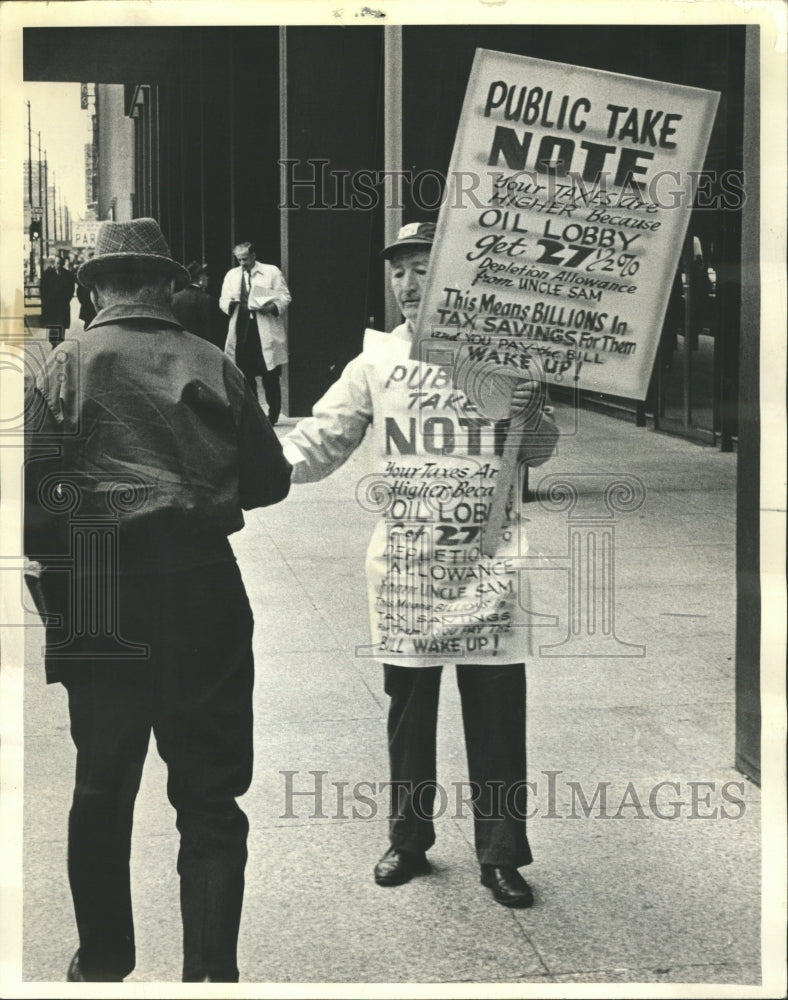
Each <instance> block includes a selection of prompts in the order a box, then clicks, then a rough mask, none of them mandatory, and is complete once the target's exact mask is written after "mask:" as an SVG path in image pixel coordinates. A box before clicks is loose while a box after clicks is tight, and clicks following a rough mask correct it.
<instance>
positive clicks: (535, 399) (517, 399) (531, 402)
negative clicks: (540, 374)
mask: <svg viewBox="0 0 788 1000" xmlns="http://www.w3.org/2000/svg"><path fill="white" fill-rule="evenodd" d="M538 405H539V383H538V382H537V381H536V380H535V379H522V380H521V381H519V382H516V383H515V386H514V391H513V392H512V410H511V412H512V416H513V417H519V418H520V419H521V420H522V419H524V418H525V417H529V416H531V415H532V414H533V413H534V411H535V408H536V407H537V406H538Z"/></svg>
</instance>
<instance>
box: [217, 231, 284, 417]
mask: <svg viewBox="0 0 788 1000" xmlns="http://www.w3.org/2000/svg"><path fill="white" fill-rule="evenodd" d="M233 254H234V255H235V259H236V260H237V261H238V267H234V268H232V269H231V270H230V271H228V272H227V274H226V275H225V278H224V282H223V283H222V293H221V296H220V297H219V306H220V307H221V309H222V311H223V312H225V313H227V315H228V316H229V317H230V322H229V325H228V328H227V341H226V343H225V346H224V350H225V353H226V354H227V355H228V356H229V357H230V358H231V359H232V360H233V361H234V362H235V363H236V364H237V365H238V367H239V368H240V369H241V371H242V372H243V374H244V376H245V377H246V380H247V382H248V383H249V385H250V386H251V387H252V390H253V391H254V392H255V394H256V393H257V388H256V385H257V383H256V380H257V376H258V375H259V376H260V377H261V378H262V380H263V391H264V392H265V402H266V405H267V406H268V419H269V421H270V422H271V424H272V425H274V424H276V422H277V421H278V420H279V414H280V412H281V409H282V390H281V386H280V382H279V380H280V377H281V374H282V365H285V364H287V331H286V328H285V320H284V317H285V312H286V311H287V307H288V305H289V304H290V301H291V300H290V292H289V291H288V288H287V284H286V283H285V279H284V275H283V274H282V272H281V271H280V270H279V268H278V267H275V266H274V265H273V264H262V263H261V262H260V261H259V260H257V257H256V256H255V251H254V244H252V243H238V244H236V246H234V247H233Z"/></svg>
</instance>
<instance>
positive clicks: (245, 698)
mask: <svg viewBox="0 0 788 1000" xmlns="http://www.w3.org/2000/svg"><path fill="white" fill-rule="evenodd" d="M119 609H120V611H119V628H120V632H121V634H122V635H123V637H124V638H125V639H128V640H131V641H136V642H146V643H148V644H149V646H150V656H149V658H148V659H147V660H145V661H144V662H142V663H124V662H123V661H114V662H111V661H108V660H106V659H96V660H91V659H90V658H89V647H87V646H86V657H85V660H84V661H80V662H79V663H77V664H73V665H72V666H70V667H69V669H68V670H67V672H66V673H65V675H64V678H63V683H64V685H65V687H66V689H67V691H68V703H69V713H70V716H71V734H72V737H73V740H74V743H75V745H76V748H77V768H76V783H75V788H74V798H73V804H72V807H71V812H70V816H69V828H68V873H69V880H70V883H71V892H72V896H73V900H74V910H75V915H76V920H77V926H78V931H79V955H80V966H81V969H82V971H83V973H84V974H85V975H86V977H87V978H88V979H89V980H108V979H119V978H122V977H123V976H126V975H128V973H129V972H131V970H132V969H133V968H134V965H135V957H136V956H135V946H134V923H133V917H132V904H131V892H130V884H129V853H130V847H131V830H132V818H133V810H134V800H135V797H136V795H137V791H138V788H139V784H140V777H141V775H142V767H143V763H144V760H145V755H146V752H147V748H148V742H149V738H150V733H151V731H153V733H154V735H155V738H156V743H157V748H158V752H159V754H160V756H161V757H162V759H163V760H164V761H165V763H166V765H167V770H168V781H167V795H168V798H169V800H170V802H171V803H172V805H173V806H174V807H175V810H176V817H177V819H176V822H177V827H178V830H179V832H180V851H179V854H178V873H179V875H180V889H181V891H180V897H181V914H182V918H183V980H184V981H185V982H193V981H200V980H202V979H204V977H206V976H210V977H211V979H213V980H216V981H225V982H237V980H238V966H237V958H236V946H237V939H238V928H239V924H240V917H241V906H242V901H243V891H244V867H245V864H246V856H247V851H246V838H247V833H248V821H247V818H246V816H245V814H244V813H243V812H242V810H241V809H240V808H239V806H238V804H237V803H236V801H235V799H236V797H237V796H239V795H243V794H244V792H246V790H247V789H248V787H249V784H250V782H251V777H252V687H253V681H254V676H253V675H254V667H253V659H252V645H251V639H252V628H253V620H252V614H251V610H250V608H249V602H248V600H247V597H246V593H245V590H244V587H243V583H242V581H241V576H240V572H239V570H238V567H237V565H236V564H235V563H234V562H229V563H222V564H220V565H216V566H211V567H204V568H197V569H192V570H190V571H189V572H183V573H172V574H166V575H161V576H143V577H129V578H121V581H120V594H119Z"/></svg>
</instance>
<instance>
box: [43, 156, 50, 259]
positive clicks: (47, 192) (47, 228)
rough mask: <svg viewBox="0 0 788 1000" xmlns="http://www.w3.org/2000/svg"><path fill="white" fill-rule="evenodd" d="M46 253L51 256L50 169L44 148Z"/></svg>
mask: <svg viewBox="0 0 788 1000" xmlns="http://www.w3.org/2000/svg"><path fill="white" fill-rule="evenodd" d="M44 253H45V255H46V256H47V257H48V256H49V170H48V168H47V151H46V150H44Z"/></svg>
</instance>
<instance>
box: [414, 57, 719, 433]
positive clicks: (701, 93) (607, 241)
mask: <svg viewBox="0 0 788 1000" xmlns="http://www.w3.org/2000/svg"><path fill="white" fill-rule="evenodd" d="M718 99H719V94H717V93H715V92H712V91H708V90H700V89H696V88H692V87H684V86H676V85H674V84H668V83H662V82H658V81H655V80H644V79H640V78H638V77H630V76H622V75H619V74H616V73H608V72H603V71H600V70H594V69H586V68H583V67H579V66H570V65H565V64H562V63H556V62H548V61H545V60H542V59H532V58H530V57H524V56H516V55H510V54H507V53H502V52H493V51H490V50H486V49H477V51H476V57H475V59H474V63H473V68H472V70H471V76H470V80H469V82H468V87H467V90H466V95H465V101H464V104H463V108H462V113H461V117H460V122H459V126H458V129H457V136H456V139H455V144H454V152H453V155H452V161H451V167H450V169H449V174H448V182H447V190H446V196H445V199H444V202H443V205H442V208H441V213H440V218H439V221H438V228H437V235H436V240H435V248H434V250H433V253H432V259H431V262H430V271H429V275H428V280H427V288H426V290H425V294H424V296H423V299H422V307H421V312H420V314H419V320H418V324H417V325H418V340H417V343H416V346H415V352H416V353H415V355H414V356H417V357H420V358H422V359H425V358H426V356H427V355H426V353H425V352H427V351H429V350H431V349H432V350H434V349H435V348H436V347H444V348H446V347H449V348H450V349H451V354H452V355H453V362H452V363H453V366H454V376H455V380H457V379H459V380H460V385H461V387H462V388H463V389H465V390H466V391H467V390H470V391H471V397H472V398H474V402H477V403H483V398H482V397H483V395H484V392H483V391H482V389H481V386H482V385H486V392H487V395H488V396H489V399H488V401H487V405H488V406H492V407H493V409H494V410H497V411H498V412H496V413H495V414H494V415H496V416H500V409H501V407H504V408H505V406H506V403H507V399H508V397H507V394H506V391H505V390H502V392H501V393H499V394H498V395H500V396H501V398H499V399H498V400H497V401H495V400H494V397H495V396H496V393H495V392H494V391H492V390H491V385H490V382H489V380H485V378H484V377H483V373H484V372H485V371H489V372H498V373H503V374H511V375H513V376H518V375H520V376H522V375H523V374H524V373H528V372H530V373H532V374H533V372H534V369H536V370H538V373H539V376H540V377H541V376H542V375H543V376H544V378H545V379H546V380H547V382H550V383H558V384H560V383H563V384H568V385H575V386H577V387H578V388H580V389H589V390H594V391H597V392H605V393H611V394H614V395H617V396H625V397H630V398H634V399H641V400H642V399H644V398H645V396H646V392H647V389H648V383H649V378H650V374H651V369H652V366H653V363H654V357H655V354H656V350H657V346H658V343H659V336H660V331H661V328H662V322H663V318H664V314H665V309H666V307H667V302H668V297H669V293H670V289H671V285H672V283H673V279H674V276H675V273H676V267H677V265H678V262H679V257H680V254H681V247H682V242H683V240H684V235H685V232H686V228H687V224H688V220H689V215H690V211H691V209H692V201H693V195H694V193H695V190H696V188H697V184H698V176H699V173H700V171H701V169H702V166H703V159H704V156H705V152H706V147H707V144H708V140H709V135H710V133H711V128H712V124H713V120H714V114H715V110H716V107H717V101H718ZM490 415H493V413H492V412H491V414H490Z"/></svg>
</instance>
